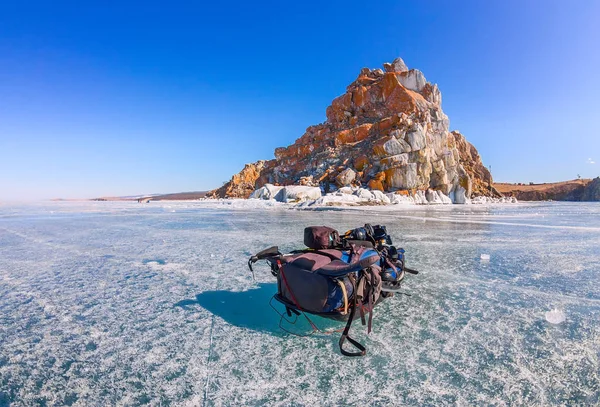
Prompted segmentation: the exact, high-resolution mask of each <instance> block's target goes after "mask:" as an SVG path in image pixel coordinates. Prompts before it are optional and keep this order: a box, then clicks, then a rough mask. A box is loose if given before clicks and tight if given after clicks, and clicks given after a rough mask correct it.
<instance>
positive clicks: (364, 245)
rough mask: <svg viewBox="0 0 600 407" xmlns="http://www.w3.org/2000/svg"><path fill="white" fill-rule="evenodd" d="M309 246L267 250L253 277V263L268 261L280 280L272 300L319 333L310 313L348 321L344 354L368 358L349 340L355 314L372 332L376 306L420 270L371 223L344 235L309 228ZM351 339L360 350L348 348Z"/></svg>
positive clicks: (253, 260)
mask: <svg viewBox="0 0 600 407" xmlns="http://www.w3.org/2000/svg"><path fill="white" fill-rule="evenodd" d="M304 244H305V245H306V246H307V248H305V249H300V250H295V251H293V252H291V253H287V254H283V253H280V252H279V249H278V247H277V246H273V247H270V248H268V249H265V250H263V251H261V252H259V253H257V254H256V255H254V256H252V257H250V259H249V260H248V267H249V268H250V270H251V271H252V272H253V273H254V270H253V268H252V265H253V264H254V263H256V262H257V261H259V260H266V261H267V263H268V264H269V266H270V268H271V273H272V274H273V276H274V277H275V278H276V279H277V293H275V294H274V296H273V299H275V300H277V301H278V302H280V303H281V304H283V306H284V307H285V314H287V316H288V317H290V318H291V317H292V315H296V316H299V315H304V317H305V318H306V319H307V320H308V321H309V323H310V324H311V326H312V327H313V329H314V330H318V328H317V327H316V325H315V324H314V323H313V322H312V320H310V318H309V317H308V316H307V315H306V314H307V313H308V314H312V315H318V316H321V317H325V318H330V319H334V320H341V321H347V322H346V327H345V329H344V331H343V333H342V336H341V338H340V341H339V346H340V352H341V353H342V354H343V355H346V356H363V355H365V354H366V349H365V347H364V346H363V345H361V344H360V343H358V342H357V341H355V340H354V339H352V338H351V337H349V336H348V332H349V330H350V326H351V324H352V320H353V319H354V315H355V312H359V314H360V317H361V321H362V323H363V325H368V332H369V333H370V332H371V324H372V317H373V309H374V308H375V306H376V305H377V304H379V303H380V302H381V301H384V300H385V299H387V298H390V297H392V296H393V295H394V292H398V291H399V290H400V287H401V283H402V281H403V279H404V276H405V273H407V272H408V273H412V274H417V273H418V271H416V270H412V269H409V268H407V267H405V264H404V254H405V252H404V250H403V249H396V247H395V246H393V245H392V239H391V237H390V236H389V235H388V233H387V230H386V227H385V226H381V225H376V226H371V225H370V224H366V225H365V226H364V227H361V228H356V229H352V230H349V231H348V232H346V233H345V234H344V235H342V236H340V235H339V233H338V232H337V231H336V230H335V229H332V228H329V227H326V226H309V227H307V228H305V229H304ZM285 314H280V315H281V317H282V318H285ZM367 315H368V322H367ZM280 326H281V325H280ZM346 340H347V341H348V342H350V343H351V344H352V345H353V346H354V347H355V348H357V349H358V352H349V351H347V350H345V349H344V347H343V345H344V343H345V341H346Z"/></svg>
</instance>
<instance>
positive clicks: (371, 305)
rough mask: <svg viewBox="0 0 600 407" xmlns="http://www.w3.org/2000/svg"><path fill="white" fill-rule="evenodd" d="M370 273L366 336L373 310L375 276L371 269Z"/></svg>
mask: <svg viewBox="0 0 600 407" xmlns="http://www.w3.org/2000/svg"><path fill="white" fill-rule="evenodd" d="M369 272H370V273H371V284H370V287H369V293H368V294H367V295H368V296H369V325H368V326H367V334H370V333H371V325H372V324H373V308H375V301H374V300H375V274H374V273H373V269H369Z"/></svg>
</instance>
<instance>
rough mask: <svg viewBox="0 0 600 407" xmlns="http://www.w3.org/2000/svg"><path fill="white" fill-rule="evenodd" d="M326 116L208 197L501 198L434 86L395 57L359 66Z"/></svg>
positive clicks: (445, 200) (454, 200)
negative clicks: (380, 64) (453, 128)
mask: <svg viewBox="0 0 600 407" xmlns="http://www.w3.org/2000/svg"><path fill="white" fill-rule="evenodd" d="M326 115H327V120H326V121H325V122H324V123H321V124H318V125H314V126H310V127H308V129H307V130H306V132H305V133H304V134H303V135H302V136H301V137H300V138H299V139H297V140H296V141H295V142H294V144H292V145H290V146H288V147H280V148H277V149H275V158H274V159H272V160H268V161H258V162H255V163H252V164H247V165H246V166H245V167H244V169H242V171H240V172H239V173H238V174H235V175H234V176H233V177H232V178H231V180H230V181H229V182H227V183H226V184H225V185H223V186H222V187H221V188H219V189H216V190H214V191H211V192H209V194H208V196H211V197H215V198H249V197H251V196H252V197H255V198H265V199H273V198H275V199H278V200H282V201H290V200H303V199H318V198H320V197H321V196H322V194H328V193H329V194H330V195H331V192H334V191H335V192H336V193H335V194H334V195H337V196H340V195H341V194H345V195H353V196H357V197H359V198H360V197H362V198H365V199H370V200H381V201H383V202H384V203H390V202H394V201H399V200H404V201H412V202H415V203H467V202H469V201H470V199H471V198H473V197H496V198H500V197H501V196H502V195H501V194H500V193H499V192H498V191H497V190H496V189H495V188H494V187H493V185H492V177H491V174H490V172H489V171H488V170H487V168H486V167H485V166H484V165H483V163H482V161H481V157H480V156H479V153H478V152H477V149H476V148H475V147H474V146H473V145H472V144H470V143H469V142H468V141H467V140H466V139H465V137H464V136H463V135H462V134H461V133H460V132H458V131H450V128H449V120H448V116H446V114H444V112H443V110H442V94H441V92H440V90H439V89H438V86H437V85H435V84H431V83H429V82H427V80H426V79H425V76H424V75H423V73H422V72H421V71H419V70H417V69H408V67H407V66H406V64H405V63H404V61H403V60H402V59H401V58H397V59H395V60H394V61H393V62H392V63H385V64H383V69H369V68H363V69H362V70H361V71H360V74H359V75H358V78H356V80H355V81H354V82H352V83H351V84H350V85H349V86H348V87H347V88H346V93H344V94H343V95H341V96H339V97H337V98H335V99H334V100H333V102H332V103H331V105H330V106H329V107H328V108H327V110H326ZM290 186H291V187H290ZM350 201H352V200H350Z"/></svg>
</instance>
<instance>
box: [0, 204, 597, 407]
mask: <svg viewBox="0 0 600 407" xmlns="http://www.w3.org/2000/svg"><path fill="white" fill-rule="evenodd" d="M248 205H254V206H256V208H248V207H247V206H248ZM365 222H370V223H373V224H385V225H387V229H388V232H390V234H391V235H392V237H393V239H394V244H395V245H397V246H399V247H404V248H405V249H406V255H407V266H409V267H411V268H416V269H418V270H420V271H421V274H419V275H418V276H412V275H408V276H407V277H406V280H405V281H406V283H405V290H404V291H405V293H406V294H409V295H410V296H408V295H396V296H395V297H394V298H391V299H389V300H386V301H385V302H383V303H382V304H381V305H380V306H379V307H377V308H376V309H375V314H374V319H373V332H372V333H371V334H370V335H369V336H367V335H366V329H365V327H363V326H361V324H360V320H358V321H357V322H356V323H355V324H354V325H353V327H352V332H353V337H355V338H356V339H358V340H359V341H360V342H362V343H364V344H365V345H366V346H367V350H368V354H367V356H366V357H363V358H346V357H343V356H341V355H340V354H339V350H338V346H337V342H338V339H339V334H337V333H335V334H333V335H324V334H314V335H312V336H309V337H297V336H293V335H289V334H286V333H284V332H282V331H281V330H280V328H279V327H278V324H279V317H278V315H277V314H276V313H275V312H274V311H273V310H272V309H271V308H270V306H269V299H270V298H271V296H272V295H273V294H274V292H275V290H276V285H275V279H274V278H273V277H272V276H271V274H270V273H269V270H268V268H267V267H266V266H262V265H260V263H259V264H257V266H256V267H255V270H256V276H257V281H256V282H254V281H253V280H252V277H251V274H250V272H249V270H248V268H247V266H246V261H247V259H248V257H249V256H250V255H251V254H254V253H256V252H257V251H259V250H262V249H264V248H266V247H268V246H271V245H274V244H277V245H279V247H280V249H282V251H284V250H292V249H295V248H299V247H301V246H302V238H303V229H304V227H305V226H308V225H322V224H325V225H329V226H333V227H335V228H337V229H338V230H340V231H345V230H347V229H350V228H353V227H357V226H362V225H363V224H364V223H365ZM482 255H484V256H482ZM485 255H489V260H488V259H487V258H486V256H485ZM550 321H551V322H550ZM315 322H317V324H320V325H321V326H324V327H330V328H331V327H336V328H341V327H343V324H335V323H332V322H328V321H327V322H326V321H324V320H322V319H319V318H315ZM301 325H302V324H300V323H299V324H298V325H297V326H295V327H294V328H295V329H297V330H300V331H302V330H304V331H305V332H308V327H307V326H304V327H303V326H301ZM144 404H147V405H152V406H166V405H176V406H262V405H265V406H311V407H314V406H346V405H364V406H388V405H407V406H446V405H448V406H455V405H457V406H474V405H477V406H484V405H485V406H521V405H523V406H551V405H573V406H575V405H577V406H586V405H590V406H593V405H600V204H599V203H589V204H585V203H531V204H529V203H520V204H506V205H496V206H477V205H468V206H467V205H453V206H443V207H442V206H438V207H427V206H423V207H417V206H404V207H399V206H395V207H388V208H384V210H382V211H380V212H376V211H374V210H373V208H370V209H369V210H362V211H359V210H327V211H325V210H323V211H299V210H290V209H287V208H285V207H284V206H280V205H273V206H272V207H266V206H265V204H264V203H260V204H259V203H254V202H250V203H243V202H242V203H240V202H237V203H236V202H233V203H230V204H225V203H219V202H215V203H204V202H152V203H149V204H138V203H125V202H78V203H67V202H55V203H44V204H37V205H21V206H17V205H8V204H3V205H0V406H3V407H4V406H37V405H40V406H63V405H67V406H69V405H73V406H109V405H111V406H112V405H116V406H135V405H144Z"/></svg>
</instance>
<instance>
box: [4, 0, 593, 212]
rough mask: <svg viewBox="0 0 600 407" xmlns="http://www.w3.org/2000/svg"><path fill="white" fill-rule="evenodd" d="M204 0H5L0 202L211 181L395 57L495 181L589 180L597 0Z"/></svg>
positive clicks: (284, 137)
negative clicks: (423, 80) (426, 84)
mask: <svg viewBox="0 0 600 407" xmlns="http://www.w3.org/2000/svg"><path fill="white" fill-rule="evenodd" d="M10 3H13V4H10ZM217 3H218V2H207V3H206V4H203V3H201V2H191V1H190V2H179V1H170V2H168V3H162V4H160V3H153V2H148V1H144V2H98V3H96V4H94V2H91V1H90V2H61V1H56V2H50V1H48V2H35V1H32V2H27V3H26V4H25V2H3V3H2V4H1V5H0V201H1V200H29V199H46V198H54V197H63V198H89V197H96V196H106V195H133V194H142V193H159V192H161V193H162V192H165V193H166V192H180V191H195V190H206V189H211V188H214V187H218V186H220V185H221V184H222V183H223V181H226V180H228V179H229V178H230V177H231V175H232V174H234V173H235V172H238V171H239V170H240V169H241V168H242V167H243V165H244V164H245V163H247V162H253V161H256V160H259V159H270V158H273V150H274V149H275V147H279V146H286V145H289V144H291V143H293V142H294V140H295V139H297V138H298V137H300V136H301V135H302V134H303V133H304V130H305V129H306V127H308V126H310V125H312V124H317V123H320V122H322V121H324V120H325V108H326V107H327V106H328V105H329V103H330V102H331V100H332V99H333V98H334V97H336V96H338V95H340V94H342V93H343V92H344V91H345V88H346V86H347V85H348V84H349V83H350V82H352V81H353V80H354V79H355V78H356V76H357V75H358V72H359V71H360V69H361V68H362V67H364V66H367V67H370V68H376V67H380V66H381V65H382V64H383V62H386V61H392V60H393V59H394V58H395V57H397V56H401V57H402V58H403V59H404V60H405V62H406V63H407V65H408V66H409V67H414V68H418V69H420V70H421V71H423V72H424V74H425V76H426V77H427V79H428V80H429V81H431V82H434V83H438V85H439V86H440V89H441V91H442V94H443V108H444V111H445V112H446V113H447V114H448V116H449V117H450V125H451V128H452V129H458V130H460V131H461V132H462V133H463V134H464V135H465V136H466V137H467V139H468V140H469V141H470V142H471V143H473V144H474V145H475V146H476V147H477V149H478V150H479V152H480V154H481V156H482V158H483V162H484V164H485V165H491V166H492V172H493V175H494V178H495V180H496V181H509V182H529V181H535V182H550V181H559V180H566V179H573V178H576V177H577V175H578V174H579V175H581V176H582V177H588V178H589V177H595V176H598V175H600V171H599V167H600V134H599V133H600V130H599V127H598V124H597V122H596V120H597V119H598V117H599V114H600V102H599V101H598V100H599V94H600V75H599V73H600V53H599V52H598V49H599V46H598V41H600V28H599V27H600V24H598V19H599V17H600V2H598V1H585V0H583V1H576V2H565V1H528V2H522V1H473V2H466V1H465V2H462V1H458V2H450V1H420V2H414V1H412V2H408V1H407V2H400V1H396V2H385V1H382V2H370V3H364V2H350V1H343V2H308V1H306V2H283V1H281V2H240V3H236V2H234V1H229V2H221V4H217ZM592 162H593V164H592Z"/></svg>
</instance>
